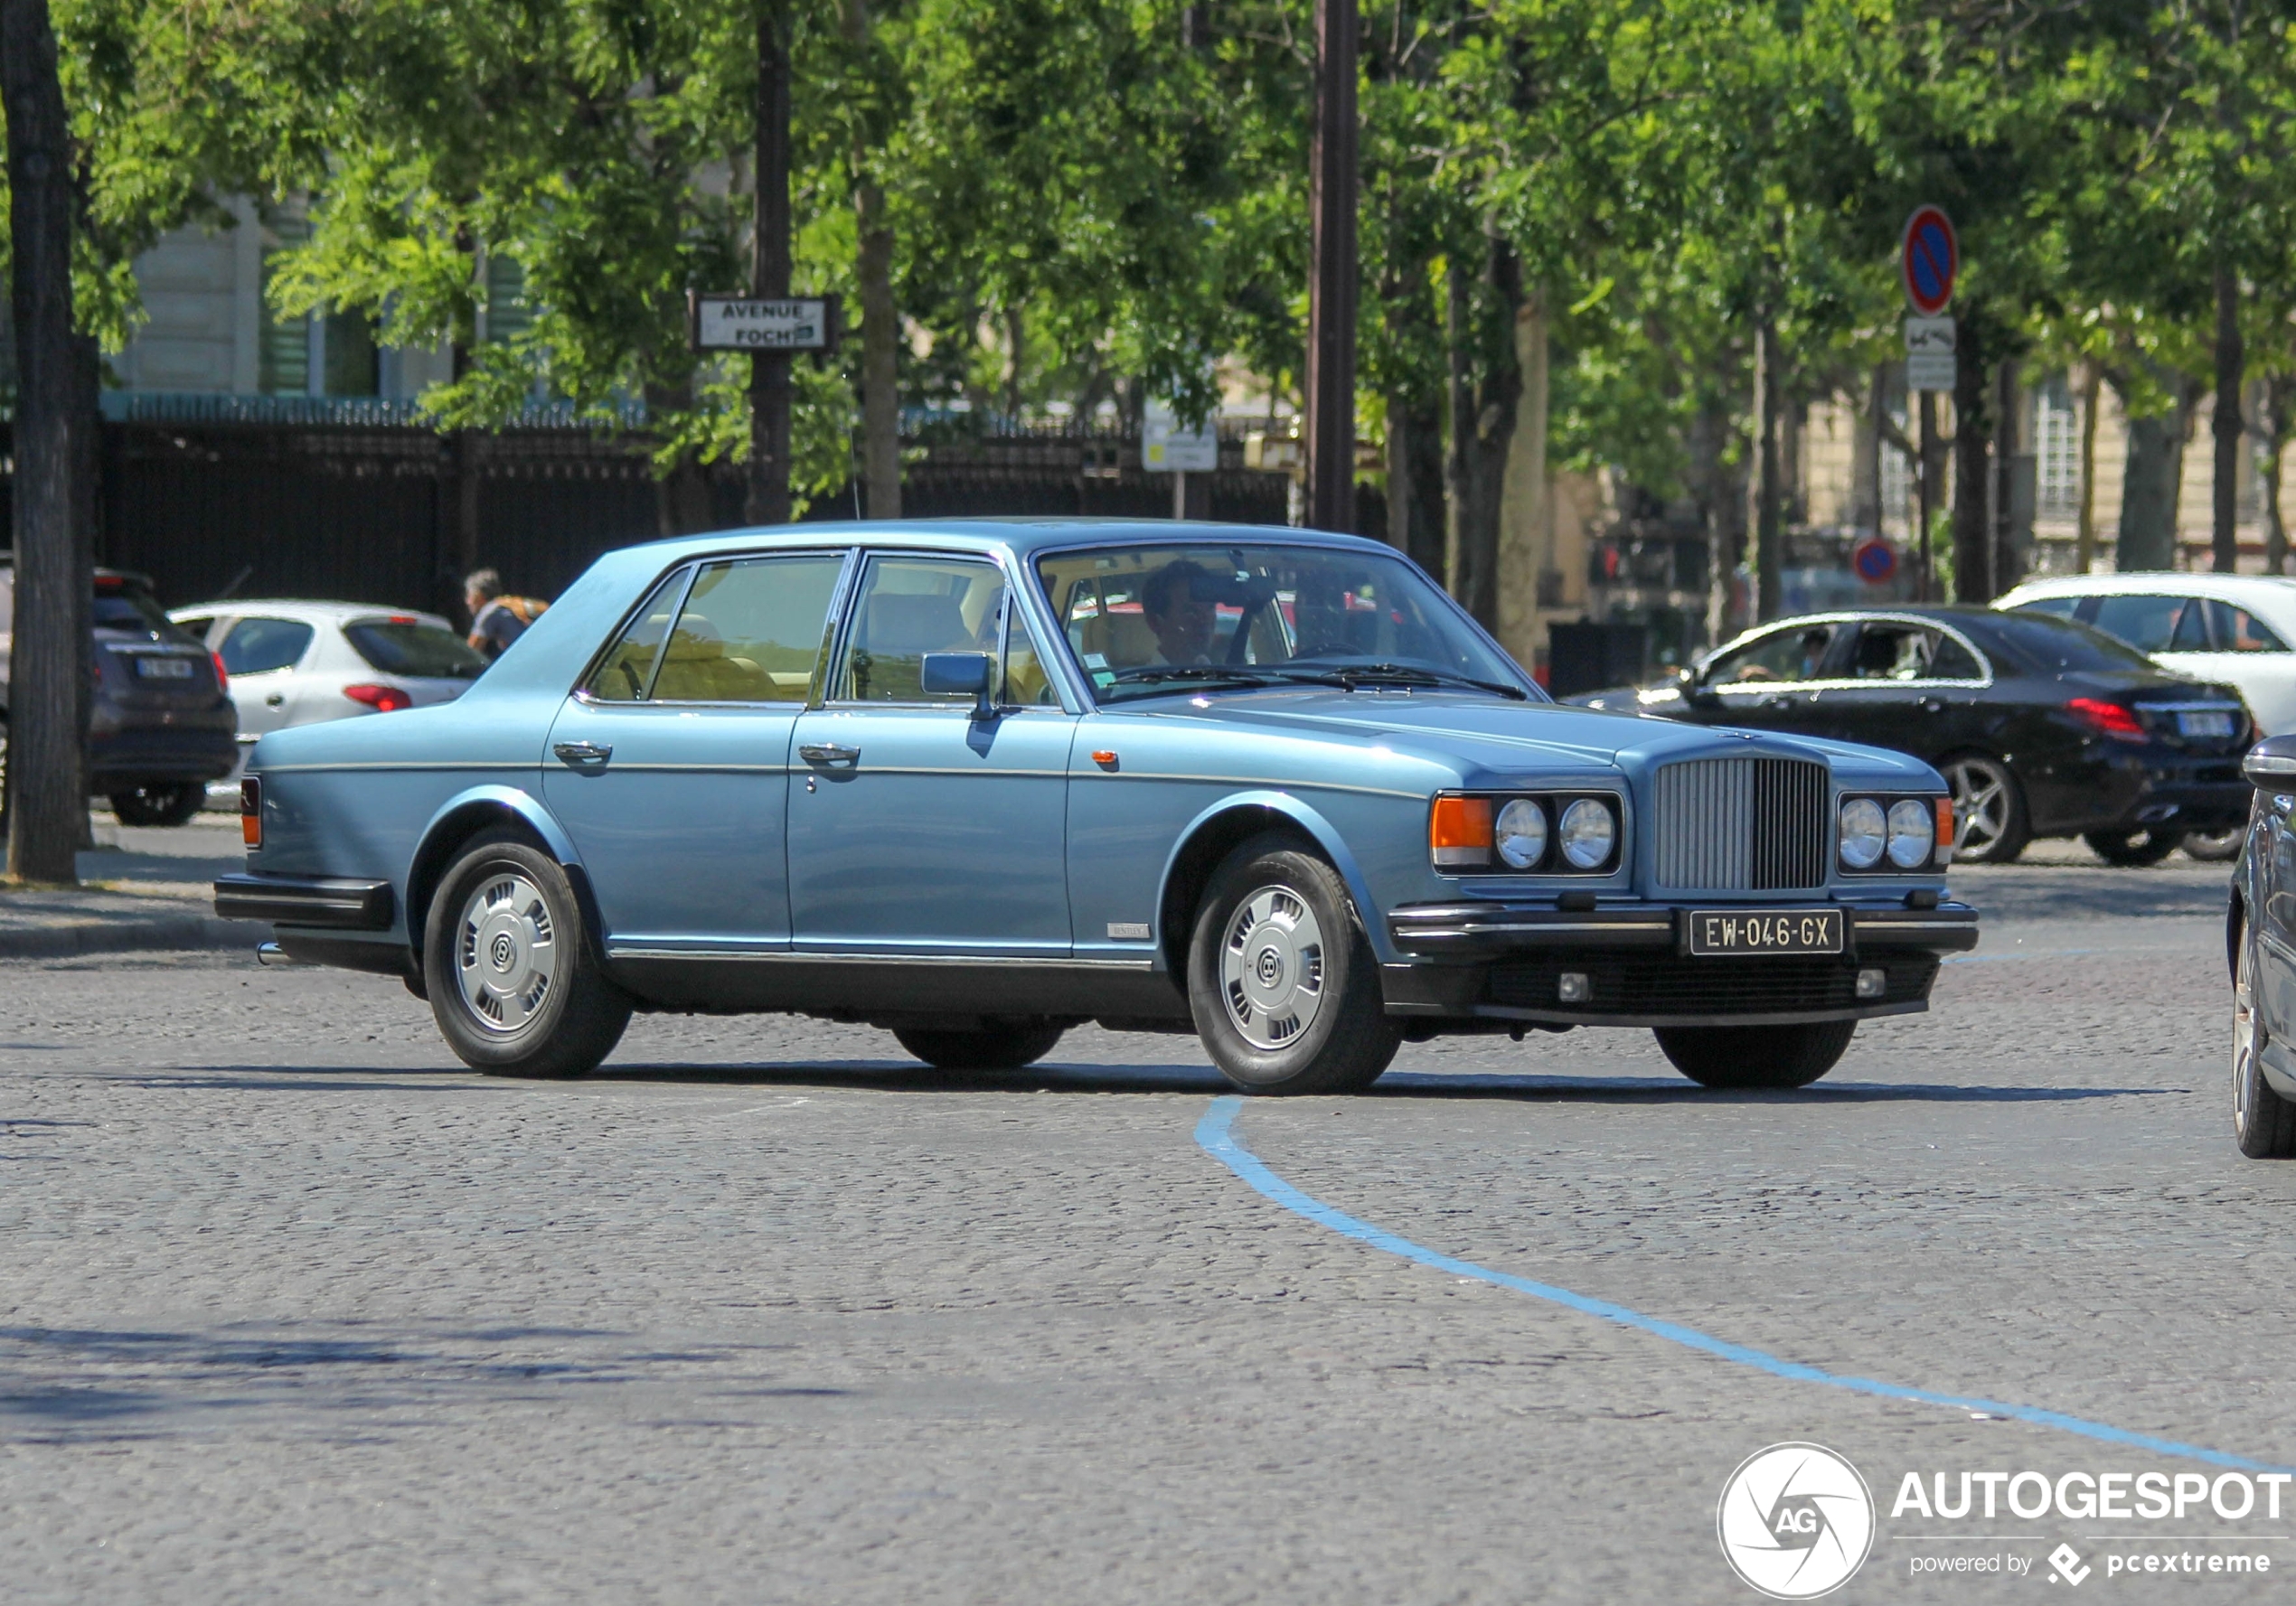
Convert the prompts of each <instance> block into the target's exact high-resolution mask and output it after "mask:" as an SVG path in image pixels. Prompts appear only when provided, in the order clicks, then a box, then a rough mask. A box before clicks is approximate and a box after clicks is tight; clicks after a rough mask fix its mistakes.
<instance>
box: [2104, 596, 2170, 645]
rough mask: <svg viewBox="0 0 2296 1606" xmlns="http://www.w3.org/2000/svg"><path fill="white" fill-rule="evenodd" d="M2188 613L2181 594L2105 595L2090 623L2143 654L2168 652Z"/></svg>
mask: <svg viewBox="0 0 2296 1606" xmlns="http://www.w3.org/2000/svg"><path fill="white" fill-rule="evenodd" d="M2184 612H2185V599H2184V598H2183V597H2181V596H2103V597H2099V598H2098V599H2097V611H2096V616H2095V617H2094V618H2093V619H2091V620H2090V621H2089V623H2090V624H2092V625H2095V626H2096V627H2097V628H2098V629H2099V630H2102V631H2103V632H2104V634H2107V635H2109V636H2112V637H2113V639H2115V640H2116V641H2123V642H2126V643H2129V645H2131V646H2132V647H2134V648H2135V649H2136V650H2137V651H2138V652H2140V653H2166V652H2169V650H2170V648H2169V643H2170V642H2172V641H2174V640H2176V638H2177V624H2178V619H2179V618H2180V616H2181V615H2183V614H2184Z"/></svg>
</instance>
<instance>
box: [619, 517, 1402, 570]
mask: <svg viewBox="0 0 2296 1606" xmlns="http://www.w3.org/2000/svg"><path fill="white" fill-rule="evenodd" d="M1211 542H1220V543H1235V544H1247V543H1248V544H1250V545H1253V546H1273V545H1287V544H1288V545H1310V546H1321V547H1332V546H1337V547H1351V548H1355V549H1360V550H1361V551H1365V552H1384V553H1386V554H1388V556H1389V557H1400V556H1401V555H1402V554H1400V553H1398V552H1397V550H1396V549H1394V548H1393V547H1390V546H1388V544H1387V543H1386V542H1384V541H1377V540H1368V539H1366V538H1365V537H1362V536H1359V535H1340V534H1336V533H1334V532H1332V531H1326V530H1296V529H1293V528H1291V527H1289V526H1287V525H1283V524H1221V523H1212V522H1209V521H1181V520H1174V519H1080V518H1059V519H900V520H887V521H859V522H835V521H823V522H822V523H818V524H782V525H772V526H753V527H747V528H737V529H732V530H719V531H710V533H708V534H706V535H681V536H671V537H669V538H667V539H665V540H654V541H645V542H642V543H639V544H636V545H634V546H628V547H620V548H617V549H616V551H617V552H619V553H626V554H629V553H640V552H645V553H652V554H656V555H658V556H659V558H660V559H661V561H662V562H663V563H664V564H665V565H666V564H668V563H672V562H675V561H677V560H679V559H684V558H689V557H698V556H701V555H703V554H706V553H711V552H718V551H723V550H727V549H737V548H739V549H772V548H775V547H823V546H837V547H846V546H861V547H898V546H905V545H917V544H923V545H927V546H936V547H949V548H953V549H959V550H966V551H990V550H993V549H996V548H998V547H1009V548H1012V549H1013V550H1015V551H1017V552H1020V553H1021V554H1023V555H1024V556H1025V555H1028V554H1032V553H1035V552H1040V551H1049V550H1054V549H1059V548H1063V547H1096V546H1138V545H1146V544H1150V543H1153V544H1155V545H1158V546H1187V545H1193V544H1198V543H1211Z"/></svg>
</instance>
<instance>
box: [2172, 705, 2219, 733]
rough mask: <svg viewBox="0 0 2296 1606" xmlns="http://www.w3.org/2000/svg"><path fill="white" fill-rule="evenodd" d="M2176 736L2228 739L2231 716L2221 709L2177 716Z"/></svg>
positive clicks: (2200, 710)
mask: <svg viewBox="0 0 2296 1606" xmlns="http://www.w3.org/2000/svg"><path fill="white" fill-rule="evenodd" d="M2177 734H2178V736H2197V737H2229V736H2230V735H2232V716H2231V715H2230V714H2229V713H2227V712H2225V710H2224V709H2191V710H2188V711H2187V712H2184V713H2180V714H2178V716H2177Z"/></svg>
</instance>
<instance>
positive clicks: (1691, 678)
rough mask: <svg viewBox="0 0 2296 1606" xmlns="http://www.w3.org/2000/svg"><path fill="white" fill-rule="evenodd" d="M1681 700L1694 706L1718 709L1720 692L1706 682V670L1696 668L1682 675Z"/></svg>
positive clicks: (1720, 697)
mask: <svg viewBox="0 0 2296 1606" xmlns="http://www.w3.org/2000/svg"><path fill="white" fill-rule="evenodd" d="M1682 700H1683V701H1684V702H1687V703H1689V704H1690V705H1692V706H1693V707H1695V708H1701V709H1718V708H1720V707H1721V706H1722V694H1721V693H1720V692H1718V691H1717V690H1715V689H1714V688H1713V687H1711V686H1709V685H1708V684H1707V683H1706V671H1705V670H1703V669H1697V670H1692V671H1691V672H1689V673H1688V674H1686V675H1684V676H1683V677H1682Z"/></svg>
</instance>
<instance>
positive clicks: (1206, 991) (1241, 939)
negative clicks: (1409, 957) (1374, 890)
mask: <svg viewBox="0 0 2296 1606" xmlns="http://www.w3.org/2000/svg"><path fill="white" fill-rule="evenodd" d="M1188 1003H1189V1008H1190V1010H1191V1012H1192V1013H1193V1014H1194V1015H1195V1018H1196V1033H1197V1036H1199V1037H1200V1038H1202V1039H1203V1044H1204V1048H1205V1051H1206V1052H1207V1053H1209V1055H1210V1056H1211V1057H1212V1063H1213V1064H1214V1065H1216V1066H1219V1069H1220V1073H1221V1074H1222V1075H1225V1076H1226V1077H1227V1078H1228V1080H1229V1081H1230V1082H1233V1083H1234V1084H1235V1085H1237V1086H1238V1087H1240V1088H1242V1089H1243V1090H1244V1091H1246V1092H1247V1093H1263V1094H1315V1093H1357V1092H1360V1091H1361V1090H1362V1089H1364V1088H1366V1087H1369V1085H1371V1084H1372V1083H1373V1082H1375V1081H1376V1080H1378V1079H1379V1073H1380V1072H1382V1071H1384V1070H1386V1069H1387V1068H1388V1064H1389V1062H1390V1061H1392V1060H1393V1059H1394V1058H1395V1052H1396V1050H1397V1048H1398V1047H1401V1046H1402V1043H1403V1034H1402V1028H1400V1027H1399V1026H1397V1023H1396V1022H1395V1021H1393V1020H1391V1019H1388V1014H1387V1007H1386V1002H1385V1000H1383V998H1382V997H1381V996H1380V992H1379V960H1378V959H1377V957H1376V956H1375V955H1374V954H1373V953H1372V952H1371V944H1370V940H1369V938H1368V937H1366V936H1365V935H1364V934H1363V928H1362V926H1361V925H1360V924H1359V923H1358V921H1357V919H1356V915H1355V908H1354V906H1353V903H1352V901H1351V900H1350V898H1349V897H1348V893H1347V884H1346V883H1345V882H1344V881H1342V880H1341V879H1340V874H1339V872H1338V871H1337V870H1335V869H1332V868H1331V866H1330V865H1329V864H1327V863H1326V862H1324V860H1323V859H1320V858H1318V857H1317V856H1316V855H1314V854H1313V853H1312V852H1309V851H1307V850H1305V849H1304V848H1303V845H1302V844H1301V843H1300V842H1299V841H1297V840H1296V839H1294V838H1293V837H1289V836H1285V835H1283V834H1281V833H1278V832H1272V831H1271V832H1267V833H1265V834H1263V835H1260V836H1256V837H1254V838H1253V839H1251V840H1250V841H1247V842H1245V843H1244V844H1243V845H1242V846H1241V847H1239V848H1237V850H1235V851H1234V852H1232V853H1230V854H1229V855H1228V858H1227V859H1226V860H1225V861H1223V862H1222V863H1221V865H1220V867H1219V869H1218V870H1217V871H1215V872H1214V873H1213V876H1212V878H1211V884H1210V886H1209V888H1207V890H1206V891H1205V894H1204V900H1203V903H1202V904H1201V905H1200V906H1199V908H1198V910H1197V916H1196V930H1195V934H1194V938H1193V940H1192V941H1191V942H1190V944H1189V949H1188Z"/></svg>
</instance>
